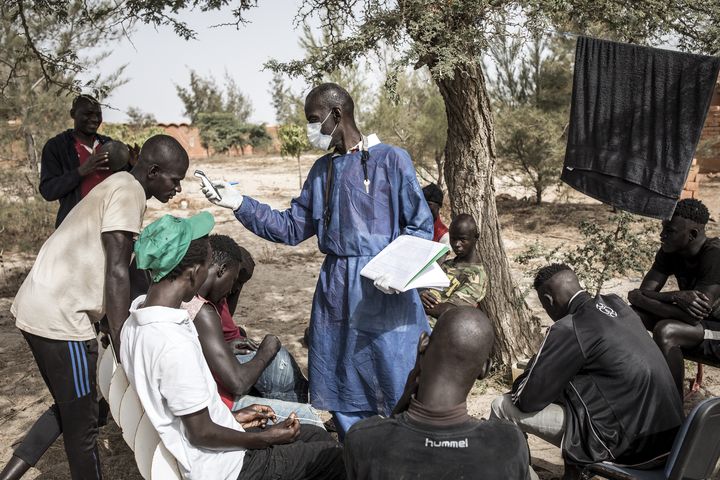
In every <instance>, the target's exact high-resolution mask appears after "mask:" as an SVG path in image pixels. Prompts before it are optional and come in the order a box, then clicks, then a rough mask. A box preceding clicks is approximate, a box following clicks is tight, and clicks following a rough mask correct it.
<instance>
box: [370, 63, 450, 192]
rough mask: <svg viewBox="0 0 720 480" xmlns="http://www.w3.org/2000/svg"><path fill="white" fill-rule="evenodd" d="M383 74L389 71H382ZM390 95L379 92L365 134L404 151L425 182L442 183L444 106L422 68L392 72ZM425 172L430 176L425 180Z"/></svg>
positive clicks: (439, 184)
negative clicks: (394, 75) (393, 88)
mask: <svg viewBox="0 0 720 480" xmlns="http://www.w3.org/2000/svg"><path fill="white" fill-rule="evenodd" d="M385 73H386V75H387V74H393V72H390V71H386V72H385ZM395 74H396V78H395V79H394V80H393V81H394V82H395V85H396V86H395V91H394V94H391V93H390V92H388V91H386V90H382V91H381V92H380V94H379V95H378V98H377V101H376V102H375V104H374V105H373V109H372V111H371V113H370V114H369V116H368V120H367V122H366V124H367V129H368V131H374V132H377V134H378V135H379V136H380V138H381V139H383V141H386V142H388V143H392V144H396V145H398V146H400V147H402V148H404V149H406V150H407V151H408V153H409V154H410V157H411V158H412V159H413V162H414V163H415V166H416V167H421V168H420V169H418V175H419V176H420V177H421V178H422V179H423V180H424V181H425V182H428V183H430V182H432V183H436V184H437V185H438V186H440V187H442V185H443V183H444V178H443V165H444V162H445V141H446V137H447V116H446V115H445V104H444V103H443V99H442V97H441V96H440V92H439V91H438V88H437V86H436V85H435V83H434V82H433V81H432V78H431V77H430V74H429V72H428V70H427V69H426V68H423V69H420V70H416V71H414V72H412V71H407V70H403V71H401V72H396V73H395ZM425 172H428V173H430V175H431V177H430V178H427V177H425Z"/></svg>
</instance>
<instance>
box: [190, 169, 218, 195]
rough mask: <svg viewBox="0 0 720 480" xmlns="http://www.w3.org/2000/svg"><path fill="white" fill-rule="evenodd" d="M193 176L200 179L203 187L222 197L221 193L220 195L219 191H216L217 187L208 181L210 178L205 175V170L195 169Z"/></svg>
mask: <svg viewBox="0 0 720 480" xmlns="http://www.w3.org/2000/svg"><path fill="white" fill-rule="evenodd" d="M195 176H196V177H198V178H199V179H200V181H201V182H202V185H203V187H205V188H207V189H208V190H210V191H212V192H213V193H214V194H215V195H216V196H217V198H222V195H220V192H218V189H217V188H216V187H215V185H213V183H212V182H211V181H210V179H209V178H208V177H207V175H205V172H203V171H202V170H195Z"/></svg>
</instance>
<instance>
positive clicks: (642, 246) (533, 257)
mask: <svg viewBox="0 0 720 480" xmlns="http://www.w3.org/2000/svg"><path fill="white" fill-rule="evenodd" d="M611 220H612V221H611V222H610V223H608V224H600V223H597V222H595V221H591V220H585V221H583V222H581V223H580V227H579V230H580V235H581V237H582V241H581V243H580V244H579V245H577V246H575V247H567V246H566V245H561V246H558V247H555V248H552V249H548V248H546V247H545V246H544V245H542V244H541V243H535V244H533V245H531V246H530V247H528V248H527V249H526V250H525V251H524V252H523V253H521V254H520V255H518V256H517V257H515V261H516V262H518V263H519V264H521V265H524V266H526V267H528V273H529V274H531V275H534V274H535V272H536V271H537V270H538V268H541V267H542V266H544V265H546V264H548V263H566V264H567V265H569V266H570V267H572V269H573V270H575V273H576V274H577V276H578V278H579V279H580V281H581V282H582V283H583V284H584V285H585V288H587V289H588V290H590V291H591V292H593V293H595V294H597V293H599V292H600V291H601V290H602V288H603V286H604V285H605V284H606V283H607V281H608V280H610V279H612V278H615V277H619V276H624V275H628V274H630V273H631V272H634V273H637V274H640V275H643V274H645V273H646V272H647V271H648V270H649V269H650V266H651V265H652V261H653V258H654V257H655V253H656V252H657V249H658V247H659V240H658V238H659V233H658V228H657V223H656V222H652V221H651V220H647V219H642V218H641V217H637V216H634V215H631V214H629V213H625V212H621V213H619V214H617V215H614V216H613V217H612V219H611Z"/></svg>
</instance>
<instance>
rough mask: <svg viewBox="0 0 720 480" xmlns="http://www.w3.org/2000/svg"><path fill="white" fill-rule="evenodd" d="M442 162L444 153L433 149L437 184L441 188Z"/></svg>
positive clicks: (443, 161)
mask: <svg viewBox="0 0 720 480" xmlns="http://www.w3.org/2000/svg"><path fill="white" fill-rule="evenodd" d="M444 164H445V155H443V152H441V151H439V150H436V151H435V165H436V166H437V171H438V176H437V186H438V187H440V188H441V189H442V188H443V183H444V180H445V175H444V171H443V170H444V169H443V167H444Z"/></svg>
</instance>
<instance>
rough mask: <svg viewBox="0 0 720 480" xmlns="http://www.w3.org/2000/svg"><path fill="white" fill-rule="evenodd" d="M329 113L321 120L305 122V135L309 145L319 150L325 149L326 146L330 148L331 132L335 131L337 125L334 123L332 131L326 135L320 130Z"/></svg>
mask: <svg viewBox="0 0 720 480" xmlns="http://www.w3.org/2000/svg"><path fill="white" fill-rule="evenodd" d="M330 113H332V112H330ZM330 113H328V114H327V117H325V120H323V121H322V122H313V123H308V124H307V137H308V140H309V141H310V145H312V146H313V147H315V148H319V149H320V150H327V149H328V148H330V142H332V136H333V133H335V130H336V129H337V126H338V124H335V128H333V131H332V132H330V135H326V134H324V133H322V132H321V131H320V130H321V129H322V126H323V124H324V123H325V122H326V121H327V119H328V118H330Z"/></svg>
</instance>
